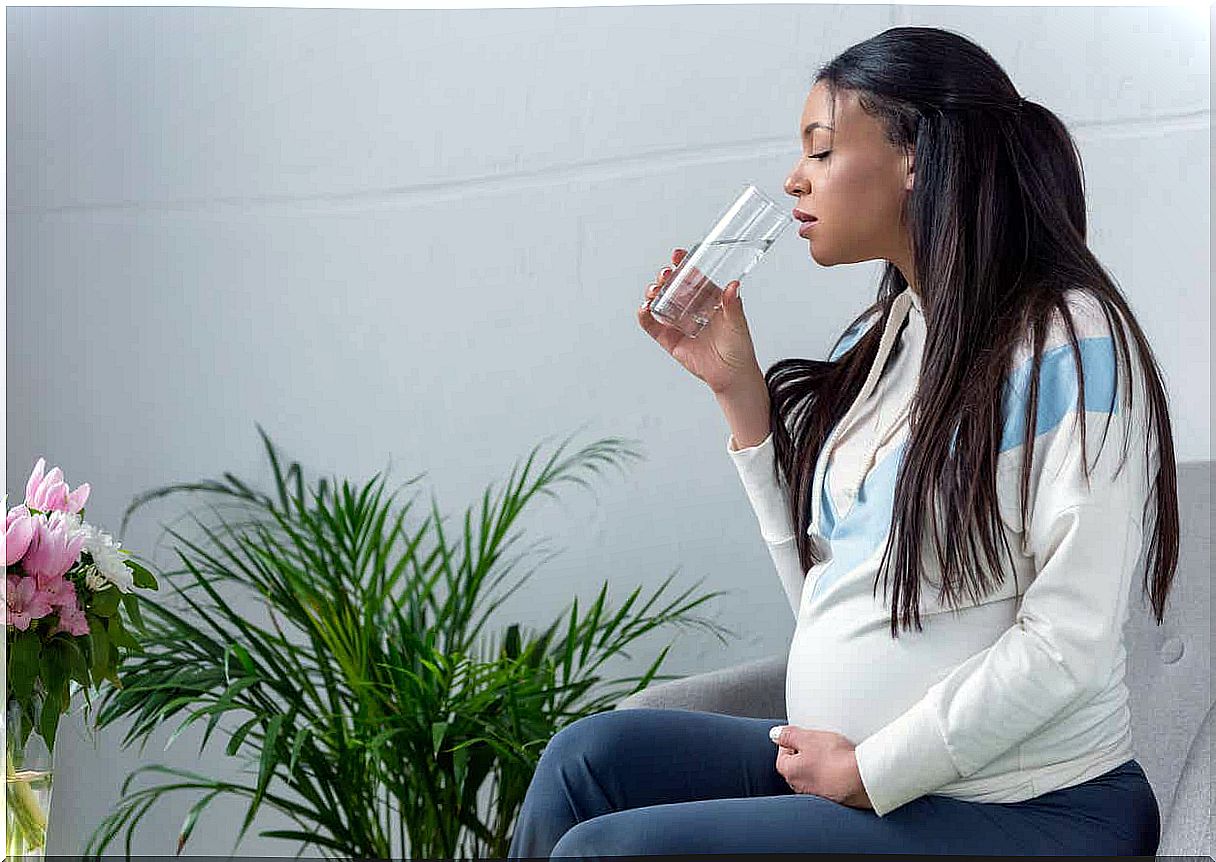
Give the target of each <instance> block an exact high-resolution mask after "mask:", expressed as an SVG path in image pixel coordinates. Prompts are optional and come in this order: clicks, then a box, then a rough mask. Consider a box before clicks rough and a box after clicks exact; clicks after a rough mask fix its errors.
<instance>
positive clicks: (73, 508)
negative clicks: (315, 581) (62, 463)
mask: <svg viewBox="0 0 1216 862" xmlns="http://www.w3.org/2000/svg"><path fill="white" fill-rule="evenodd" d="M45 468H46V461H45V459H43V458H39V459H38V463H37V464H36V465H35V466H34V471H33V473H31V474H30V478H29V481H28V482H27V483H26V487H25V502H24V503H22V504H21V505H19V506H15V507H13V508H12V509H8V513H7V515H6V517H5V522H4V534H5V535H4V538H5V548H4V586H5V592H4V607H5V622H6V626H7V628H6V635H5V641H6V644H7V647H8V655H7V658H8V662H7V668H6V669H7V676H6V678H5V688H4V695H5V731H6V732H5V743H4V767H5V808H6V818H7V826H8V831H7V835H6V842H5V850H6V856H7V857H8V858H20V857H22V856H31V855H33V856H40V855H43V854H45V852H46V830H47V815H48V813H49V811H50V795H51V777H52V772H53V770H52V757H53V753H54V745H55V730H56V728H57V727H58V725H59V718H60V716H61V715H63V714H64V713H65V712H67V711H68V709H69V707H70V705H71V702H72V695H73V694H74V692H75V691H77V690H83V691H84V695H85V700H86V702H87V703H88V706H89V707H91V706H92V701H91V699H90V696H89V687H90V686H92V687H93V688H94V689H96V690H98V691H100V690H101V686H102V683H103V682H104V681H106V680H108V681H109V682H111V683H113V684H114V685H115V686H117V687H119V688H121V687H122V683H121V682H120V680H119V677H118V672H117V667H118V663H119V649H125V650H139V649H140V645H139V642H138V641H137V640H136V639H135V638H134V637H133V636H132V634H131V633H130V632H129V631H128V628H127V626H128V622H127V621H124V619H123V616H124V612H125V614H126V616H127V617H128V620H129V624H130V625H132V626H133V627H134V628H135V629H136V630H140V629H142V628H143V621H142V620H141V618H140V613H139V601H138V598H137V594H136V593H135V592H134V589H133V588H134V587H143V588H148V589H156V588H157V583H156V578H155V577H153V575H152V573H151V572H150V571H148V569H147V568H145V567H144V566H143V565H141V564H140V563H138V562H135V561H134V560H133V559H130V556H131V553H130V551H127V550H124V549H123V548H122V547H121V543H118V542H115V541H114V539H113V538H112V537H111V536H110V535H109V534H107V533H105V532H103V531H101V530H99V529H97V528H96V527H94V526H93V525H91V524H89V523H87V522H86V521H85V520H84V504H85V501H86V500H87V499H88V497H89V484H88V483H87V482H86V483H84V484H82V485H80V486H79V487H77V488H76V489H75V490H73V491H69V488H68V485H67V483H66V482H64V481H63V471H61V470H60V469H59V468H58V467H56V468H55V469H53V470H51V471H50V472H49V473H46V474H45V475H44V474H43V471H44V470H45ZM4 505H5V507H6V508H7V506H8V495H7V494H6V495H5V497H4ZM73 683H76V684H77V686H75V687H73Z"/></svg>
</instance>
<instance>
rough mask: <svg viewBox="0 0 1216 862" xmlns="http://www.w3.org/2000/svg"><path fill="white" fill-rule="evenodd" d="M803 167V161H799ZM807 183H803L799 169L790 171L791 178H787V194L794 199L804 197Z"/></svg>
mask: <svg viewBox="0 0 1216 862" xmlns="http://www.w3.org/2000/svg"><path fill="white" fill-rule="evenodd" d="M799 165H800V166H801V159H800V160H799ZM805 189H806V183H805V182H803V179H802V177H801V176H800V175H799V172H798V168H794V170H792V171H790V174H789V176H787V177H786V178H785V193H786V194H787V195H791V196H793V197H796V198H797V197H802V196H803V195H804V194H805Z"/></svg>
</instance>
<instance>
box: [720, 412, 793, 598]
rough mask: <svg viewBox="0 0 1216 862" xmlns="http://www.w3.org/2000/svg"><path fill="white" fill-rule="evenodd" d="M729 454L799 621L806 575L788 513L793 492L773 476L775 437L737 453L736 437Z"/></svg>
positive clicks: (727, 447) (728, 446) (727, 450)
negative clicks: (799, 606)
mask: <svg viewBox="0 0 1216 862" xmlns="http://www.w3.org/2000/svg"><path fill="white" fill-rule="evenodd" d="M726 452H727V454H728V455H729V456H730V458H731V460H732V461H733V462H734V464H735V469H736V470H738V472H739V478H740V480H742V482H743V490H744V491H745V492H746V494H747V499H748V502H750V503H751V505H752V511H753V512H754V513H755V515H756V521H757V523H758V524H759V525H760V536H761V538H763V539H764V543H765V544H766V545H767V546H768V553H769V556H771V557H772V559H773V565H774V566H776V568H777V578H778V580H780V581H781V587H782V589H784V590H785V595H786V598H787V599H789V603H790V607H791V608H792V609H793V611H794V617H795V618H797V616H798V605H799V603H800V600H801V598H802V584H803V580H804V576H805V573H804V572H803V571H802V562H801V561H800V560H799V558H798V543H797V542H796V541H795V540H794V527H793V525H792V523H791V518H790V514H789V509H788V500H789V491H788V490H787V489H786V487H785V485H784V484H782V483H780V482H778V481H777V478H776V477H775V476H774V475H773V464H774V458H775V457H776V452H775V450H774V449H773V435H772V433H771V432H770V433H769V435H768V436H767V437H765V438H764V439H763V440H762V441H760V442H759V443H757V444H756V445H755V446H748V447H746V448H743V449H736V448H735V437H734V435H733V434H732V435H730V438H729V440H728V441H727V444H726Z"/></svg>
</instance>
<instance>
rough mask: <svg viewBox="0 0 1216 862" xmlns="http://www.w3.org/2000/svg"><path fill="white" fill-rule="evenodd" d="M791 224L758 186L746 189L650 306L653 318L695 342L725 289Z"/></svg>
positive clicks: (788, 213)
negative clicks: (694, 339)
mask: <svg viewBox="0 0 1216 862" xmlns="http://www.w3.org/2000/svg"><path fill="white" fill-rule="evenodd" d="M793 221H794V216H793V213H792V212H791V211H790V210H787V209H784V208H783V207H781V206H779V205H778V204H776V203H774V202H773V200H772V199H771V198H770V197H769V196H768V195H766V194H764V192H762V191H760V190H759V189H758V188H756V187H755V186H754V185H747V186H745V187H744V188H743V191H742V193H740V195H739V196H738V197H737V198H735V200H734V202H733V203H732V204H731V205H730V206H728V207H727V208H726V209H725V210H723V211H722V212H721V213H719V215H718V218H717V219H716V220H715V221H714V225H713V227H711V228H710V229H709V233H707V234H706V235H705V237H704V238H703V239H702V240H701V241H700V242H699V243H697V244H696V245H694V246H693V247H692V248H691V249H689V252H688V255H687V256H685V258H684V259H683V260H682V261H680V265H679V266H678V267H676V270H675V272H673V273H672V274H671V279H670V280H669V281H668V282H667V285H666V286H665V287H664V288H663V290H662V291H661V292H660V293H659V294H658V295H657V296H655V298H654V299H653V300H652V301H651V303H650V314H651V316H652V317H654V318H655V319H656V320H659V321H662V322H663V323H666V324H667V325H669V326H674V327H676V328H677V329H679V330H680V331H681V332H683V333H684V334H685V335H687V336H689V337H690V338H696V337H697V333H699V332H700V331H701V329H702V328H703V327H704V326H705V324H707V323H709V318H710V316H711V315H712V314H713V313H714V312H715V311H717V310H718V309H719V308H721V307H722V288H723V287H725V286H726V285H728V284H730V283H731V282H732V281H736V280H738V281H740V282H742V280H743V277H744V276H745V275H747V273H749V272H750V271H751V269H752V267H754V266H755V265H756V264H757V263H758V262H759V261H760V258H761V257H763V256H764V253H765V252H766V251H768V250H769V248H770V247H771V246H772V244H773V243H774V242H775V241H776V240H777V237H778V236H780V235H781V232H782V231H783V230H785V229H786V228H787V227H789V225H790V224H791V223H792V222H793Z"/></svg>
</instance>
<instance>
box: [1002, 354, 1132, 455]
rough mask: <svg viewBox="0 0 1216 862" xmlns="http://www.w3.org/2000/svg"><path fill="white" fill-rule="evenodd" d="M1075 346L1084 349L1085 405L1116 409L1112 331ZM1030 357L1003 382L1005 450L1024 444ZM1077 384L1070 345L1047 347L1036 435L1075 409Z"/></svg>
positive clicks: (1107, 410) (1089, 408) (1101, 410)
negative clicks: (1107, 334) (1109, 333)
mask: <svg viewBox="0 0 1216 862" xmlns="http://www.w3.org/2000/svg"><path fill="white" fill-rule="evenodd" d="M1077 346H1078V347H1079V348H1080V350H1081V368H1082V370H1083V371H1084V373H1085V409H1086V411H1094V412H1098V413H1118V412H1119V405H1118V402H1117V400H1116V399H1115V382H1116V381H1115V375H1116V367H1115V345H1114V340H1113V339H1112V338H1111V337H1110V336H1100V337H1095V338H1081V339H1078V341H1077ZM1031 362H1032V360H1031V359H1027V360H1026V361H1025V362H1023V363H1022V364H1021V365H1019V366H1018V367H1017V369H1016V370H1015V371H1014V372H1013V374H1011V375H1010V378H1009V380H1008V381H1007V382H1006V384H1005V394H1004V397H1003V402H1002V410H1003V415H1004V417H1005V420H1004V430H1003V431H1002V434H1001V447H1000V451H1001V452H1004V451H1006V450H1008V449H1013V448H1014V447H1016V446H1020V445H1022V437H1023V435H1024V434H1025V431H1026V407H1027V399H1028V398H1029V396H1030V370H1031ZM1079 389H1080V386H1079V385H1078V383H1077V369H1076V359H1075V358H1074V356H1073V351H1072V345H1071V344H1061V345H1060V346H1059V347H1055V348H1052V349H1051V350H1045V351H1043V361H1042V364H1041V365H1040V366H1039V396H1038V402H1039V403H1038V406H1039V410H1038V416H1037V417H1036V418H1035V429H1034V434H1035V437H1039V436H1040V435H1042V434H1045V433H1047V432H1048V431H1051V430H1052V429H1053V428H1055V427H1056V426H1057V425H1059V424H1060V423H1061V422H1062V421H1063V420H1064V418H1065V417H1066V416H1067V415H1068V414H1069V413H1071V412H1073V411H1074V410H1075V409H1076V405H1077V393H1078V391H1079Z"/></svg>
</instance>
